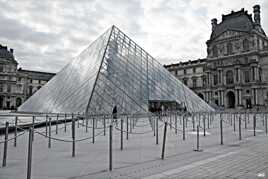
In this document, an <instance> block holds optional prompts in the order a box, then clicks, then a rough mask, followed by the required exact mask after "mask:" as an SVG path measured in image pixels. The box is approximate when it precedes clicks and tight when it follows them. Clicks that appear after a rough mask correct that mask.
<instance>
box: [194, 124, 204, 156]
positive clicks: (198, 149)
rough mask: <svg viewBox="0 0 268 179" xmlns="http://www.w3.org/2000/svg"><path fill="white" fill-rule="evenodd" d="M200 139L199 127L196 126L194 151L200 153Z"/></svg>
mask: <svg viewBox="0 0 268 179" xmlns="http://www.w3.org/2000/svg"><path fill="white" fill-rule="evenodd" d="M199 140H200V138H199V125H197V126H196V149H194V151H196V152H201V151H202V150H200V141H199Z"/></svg>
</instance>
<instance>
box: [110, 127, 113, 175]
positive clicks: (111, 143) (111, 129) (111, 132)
mask: <svg viewBox="0 0 268 179" xmlns="http://www.w3.org/2000/svg"><path fill="white" fill-rule="evenodd" d="M109 129H110V130H109V171H112V169H113V126H112V125H110V126H109Z"/></svg>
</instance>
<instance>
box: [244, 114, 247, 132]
mask: <svg viewBox="0 0 268 179" xmlns="http://www.w3.org/2000/svg"><path fill="white" fill-rule="evenodd" d="M244 117H245V129H247V115H246V113H245V114H244Z"/></svg>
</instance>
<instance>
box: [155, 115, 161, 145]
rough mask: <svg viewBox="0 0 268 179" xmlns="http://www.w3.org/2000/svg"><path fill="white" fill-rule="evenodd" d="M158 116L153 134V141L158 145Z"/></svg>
mask: <svg viewBox="0 0 268 179" xmlns="http://www.w3.org/2000/svg"><path fill="white" fill-rule="evenodd" d="M159 118H160V116H159ZM159 118H157V119H156V134H155V143H156V145H158V120H159Z"/></svg>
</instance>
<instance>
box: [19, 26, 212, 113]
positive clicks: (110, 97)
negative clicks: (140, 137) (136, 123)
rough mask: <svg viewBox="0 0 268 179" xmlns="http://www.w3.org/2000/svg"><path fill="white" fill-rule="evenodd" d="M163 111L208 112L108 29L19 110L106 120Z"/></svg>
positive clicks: (167, 74) (120, 34) (131, 44)
mask: <svg viewBox="0 0 268 179" xmlns="http://www.w3.org/2000/svg"><path fill="white" fill-rule="evenodd" d="M160 105H164V106H165V107H167V108H172V109H178V108H184V109H186V110H187V111H190V112H196V111H213V109H212V108H211V107H210V106H209V105H208V104H207V103H205V102H204V101H203V100H202V99H201V98H199V97H198V96H197V95H196V94H195V93H194V92H192V91H191V90H190V89H189V88H188V87H187V86H185V85H184V84H183V83H181V82H180V81H179V80H178V79H176V78H175V77H174V76H173V75H172V74H171V73H170V72H168V71H167V70H166V69H165V68H164V67H163V66H162V65H161V64H160V63H159V62H157V61H156V60H155V59H154V58H153V57H152V56H151V55H149V54H148V53H147V52H145V51H144V50H143V49H142V48H141V47H140V46H138V45H137V44H136V43H135V42H134V41H132V40H131V39H130V38H129V37H128V36H127V35H125V34H124V33H123V32H121V31H120V30H119V29H118V28H117V27H115V26H113V27H112V28H111V29H109V30H108V31H107V32H106V33H104V34H103V35H102V36H101V37H99V38H98V39H97V40H96V41H95V42H93V43H92V44H91V45H90V46H89V47H88V48H87V49H86V50H84V51H83V52H82V53H81V54H80V55H79V56H78V57H77V58H75V59H74V60H73V61H72V62H71V63H70V64H69V65H67V66H66V67H65V68H64V69H63V70H62V71H61V72H59V73H58V74H57V75H56V76H55V77H54V78H52V79H51V81H49V82H48V83H47V84H46V85H45V86H44V87H42V88H41V89H40V90H39V91H38V92H37V93H36V94H34V95H33V96H32V97H31V98H29V99H28V100H27V101H26V102H25V103H24V104H23V105H22V106H21V107H20V108H19V111H24V112H55V113H58V112H62V113H77V112H86V113H87V114H107V113H108V114H110V113H111V112H112V109H113V107H114V106H117V110H118V112H119V113H140V112H147V111H152V110H151V109H152V108H154V109H156V108H159V106H160Z"/></svg>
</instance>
